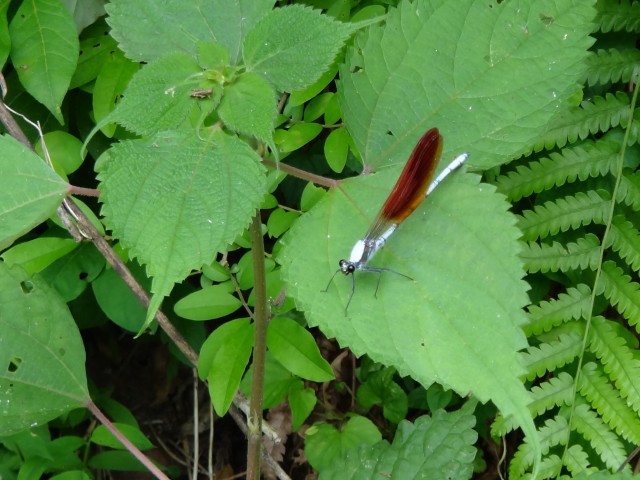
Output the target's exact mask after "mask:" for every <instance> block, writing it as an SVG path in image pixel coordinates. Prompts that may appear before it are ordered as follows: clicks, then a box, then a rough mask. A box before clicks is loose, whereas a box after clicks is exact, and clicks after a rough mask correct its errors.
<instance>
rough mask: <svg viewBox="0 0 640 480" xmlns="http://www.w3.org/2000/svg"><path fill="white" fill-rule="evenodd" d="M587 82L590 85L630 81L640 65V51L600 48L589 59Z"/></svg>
mask: <svg viewBox="0 0 640 480" xmlns="http://www.w3.org/2000/svg"><path fill="white" fill-rule="evenodd" d="M587 65H588V67H587V75H586V78H585V80H586V82H587V83H588V84H589V85H597V84H605V83H616V82H620V81H622V82H625V83H626V82H628V81H629V80H631V75H632V74H633V72H634V70H636V69H638V67H640V52H639V51H638V50H636V49H631V48H629V49H624V50H618V49H616V48H612V49H610V50H598V51H597V52H596V54H595V55H591V56H590V57H589V58H588V59H587Z"/></svg>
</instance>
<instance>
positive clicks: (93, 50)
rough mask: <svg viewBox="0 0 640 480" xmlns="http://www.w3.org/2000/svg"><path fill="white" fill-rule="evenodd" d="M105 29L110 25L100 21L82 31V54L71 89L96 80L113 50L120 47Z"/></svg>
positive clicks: (72, 79)
mask: <svg viewBox="0 0 640 480" xmlns="http://www.w3.org/2000/svg"><path fill="white" fill-rule="evenodd" d="M105 30H108V27H106V25H105V24H104V23H98V24H96V25H93V26H92V27H89V28H88V29H87V30H85V31H84V32H82V34H83V36H84V37H85V38H83V39H81V40H80V56H79V58H78V65H77V66H76V71H75V73H74V74H73V77H72V78H71V84H70V85H69V90H71V89H73V88H77V87H80V86H82V85H85V84H87V83H89V82H92V81H93V80H95V79H96V77H97V76H98V74H99V73H100V70H102V66H103V65H104V62H105V61H106V59H107V58H108V57H110V56H111V55H112V53H111V52H113V51H114V50H115V49H116V48H118V47H117V44H116V41H115V40H114V38H113V37H112V36H111V35H109V34H108V33H109V32H108V31H105Z"/></svg>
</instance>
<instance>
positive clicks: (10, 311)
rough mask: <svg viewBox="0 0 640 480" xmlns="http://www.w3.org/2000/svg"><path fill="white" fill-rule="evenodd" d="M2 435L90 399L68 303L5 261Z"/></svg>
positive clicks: (0, 324)
mask: <svg viewBox="0 0 640 480" xmlns="http://www.w3.org/2000/svg"><path fill="white" fill-rule="evenodd" d="M0 331H1V332H3V334H2V335H0V365H2V369H1V373H0V417H1V418H2V421H1V422H0V436H4V435H11V434H12V433H16V432H19V431H20V430H25V429H28V428H30V427H33V426H35V425H37V424H41V423H45V422H48V421H49V420H51V419H53V418H55V417H57V416H58V415H61V414H63V413H65V412H67V411H69V410H71V409H73V408H78V407H81V406H82V405H83V404H84V403H85V402H86V401H88V400H89V393H88V391H87V380H86V375H85V371H84V362H85V353H84V348H83V345H82V339H81V338H80V333H79V332H78V328H77V326H76V324H75V322H74V320H73V318H72V317H71V314H70V313H69V310H68V309H67V306H66V304H65V303H64V302H63V301H62V299H61V298H60V297H59V296H58V294H57V293H56V292H55V290H53V289H52V288H51V287H49V286H48V285H47V283H46V282H44V281H42V280H41V279H40V278H39V277H38V276H34V277H30V276H29V275H27V274H26V273H25V272H24V270H22V269H21V268H20V267H17V266H16V267H13V268H9V267H7V266H6V264H5V263H4V262H0Z"/></svg>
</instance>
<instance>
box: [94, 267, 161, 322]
mask: <svg viewBox="0 0 640 480" xmlns="http://www.w3.org/2000/svg"><path fill="white" fill-rule="evenodd" d="M127 267H128V268H129V271H130V272H131V274H132V275H133V276H134V277H135V278H136V280H138V282H139V283H140V285H142V287H143V288H144V289H145V290H148V289H149V287H150V286H151V280H150V279H149V278H147V276H146V275H145V272H144V268H142V267H141V266H140V265H139V264H138V262H129V263H128V264H127ZM91 288H92V290H93V295H94V296H95V297H96V301H97V302H98V305H99V306H100V309H101V310H102V311H103V312H104V314H105V315H106V316H107V317H108V318H109V320H111V321H112V322H113V323H115V324H116V325H118V326H119V327H121V328H123V329H125V330H127V331H129V332H132V333H137V332H139V331H140V329H141V328H142V325H144V319H145V313H146V309H145V308H144V306H143V305H142V304H141V303H140V300H138V298H137V297H136V296H135V295H134V294H133V292H132V291H131V288H129V287H128V286H127V284H126V283H124V280H122V277H120V275H118V273H117V272H116V271H115V270H113V269H112V268H106V269H105V270H103V271H102V273H101V274H100V275H99V276H98V278H96V279H95V280H94V281H93V282H91Z"/></svg>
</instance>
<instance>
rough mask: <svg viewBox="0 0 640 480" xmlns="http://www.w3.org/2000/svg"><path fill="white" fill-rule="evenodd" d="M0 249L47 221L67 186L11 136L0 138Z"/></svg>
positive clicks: (65, 191)
mask: <svg viewBox="0 0 640 480" xmlns="http://www.w3.org/2000/svg"><path fill="white" fill-rule="evenodd" d="M0 171H1V172H2V175H0V250H2V249H4V248H6V247H7V246H9V245H11V243H13V241H14V240H15V239H16V238H18V237H19V236H20V235H22V234H24V233H27V232H28V231H30V230H31V229H32V228H33V227H34V226H36V225H38V224H39V223H41V222H43V221H44V220H46V219H47V218H48V217H50V216H51V215H52V214H53V213H54V212H55V211H56V208H58V206H59V205H60V202H61V201H62V199H63V198H64V196H65V194H66V193H67V188H68V185H67V184H66V182H64V181H63V180H62V179H61V178H60V177H59V176H58V175H56V174H55V172H54V171H53V170H51V168H49V167H47V165H46V164H45V163H44V162H43V161H42V159H40V158H39V157H38V156H37V155H36V154H35V153H33V152H32V151H30V150H28V149H27V148H26V147H25V146H24V145H22V144H21V143H20V142H18V141H17V140H15V139H13V138H12V137H9V136H6V135H1V136H0Z"/></svg>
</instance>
